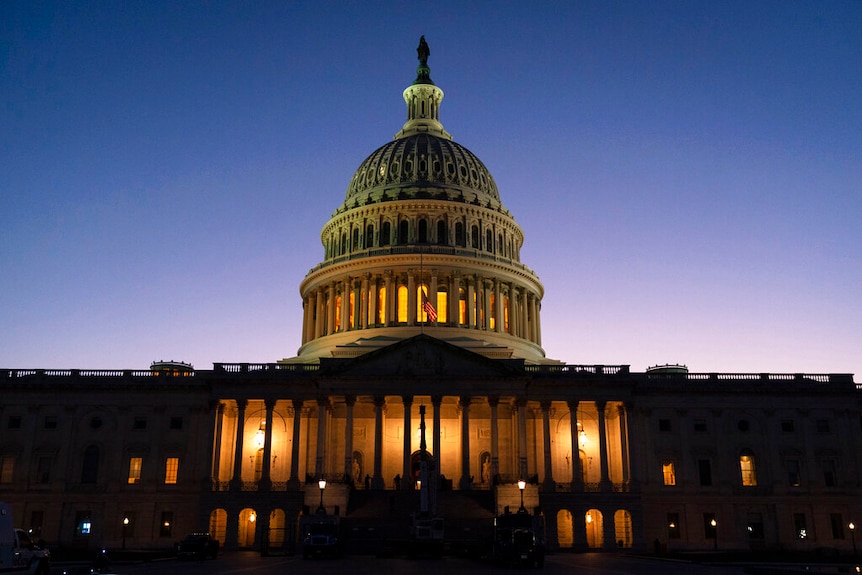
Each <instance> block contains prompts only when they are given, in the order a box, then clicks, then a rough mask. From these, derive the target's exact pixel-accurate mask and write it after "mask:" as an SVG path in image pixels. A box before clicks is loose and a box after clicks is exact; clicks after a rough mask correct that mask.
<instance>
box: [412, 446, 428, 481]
mask: <svg viewBox="0 0 862 575" xmlns="http://www.w3.org/2000/svg"><path fill="white" fill-rule="evenodd" d="M423 456H424V457H425V458H426V461H427V462H428V463H429V464H430V465H429V470H430V469H431V468H433V464H434V456H433V455H431V452H430V451H414V452H413V453H412V454H411V455H410V485H411V486H413V485H416V481H417V480H418V479H419V470H420V469H421V467H422V458H423Z"/></svg>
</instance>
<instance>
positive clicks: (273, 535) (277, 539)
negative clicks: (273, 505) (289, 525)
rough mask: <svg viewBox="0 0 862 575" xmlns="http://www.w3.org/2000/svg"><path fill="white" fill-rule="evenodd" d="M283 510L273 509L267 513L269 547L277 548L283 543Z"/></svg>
mask: <svg viewBox="0 0 862 575" xmlns="http://www.w3.org/2000/svg"><path fill="white" fill-rule="evenodd" d="M284 526H285V520H284V511H282V510H281V509H273V511H272V513H270V514H269V540H268V543H269V546H270V548H279V547H281V546H282V545H284Z"/></svg>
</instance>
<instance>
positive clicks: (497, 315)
mask: <svg viewBox="0 0 862 575" xmlns="http://www.w3.org/2000/svg"><path fill="white" fill-rule="evenodd" d="M503 327H504V326H503V299H502V298H501V297H500V280H498V279H495V280H494V331H495V332H497V333H501V332H502V331H503Z"/></svg>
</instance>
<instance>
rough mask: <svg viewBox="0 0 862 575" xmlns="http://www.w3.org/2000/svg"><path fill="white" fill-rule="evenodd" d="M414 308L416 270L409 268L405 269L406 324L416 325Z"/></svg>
mask: <svg viewBox="0 0 862 575" xmlns="http://www.w3.org/2000/svg"><path fill="white" fill-rule="evenodd" d="M419 281H420V282H421V281H422V278H419ZM416 309H417V308H416V270H412V269H411V270H407V325H416Z"/></svg>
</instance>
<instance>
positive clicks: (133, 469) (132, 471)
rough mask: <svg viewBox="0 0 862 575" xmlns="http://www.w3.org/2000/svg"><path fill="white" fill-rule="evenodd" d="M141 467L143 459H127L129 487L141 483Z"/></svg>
mask: <svg viewBox="0 0 862 575" xmlns="http://www.w3.org/2000/svg"><path fill="white" fill-rule="evenodd" d="M143 465H144V458H143V457H132V458H130V459H129V485H134V484H136V483H140V482H141V467H143Z"/></svg>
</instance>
